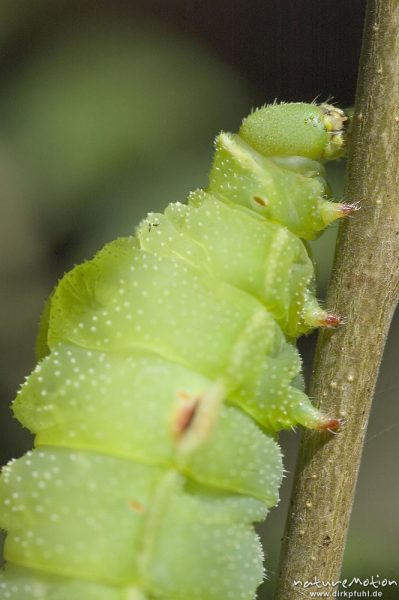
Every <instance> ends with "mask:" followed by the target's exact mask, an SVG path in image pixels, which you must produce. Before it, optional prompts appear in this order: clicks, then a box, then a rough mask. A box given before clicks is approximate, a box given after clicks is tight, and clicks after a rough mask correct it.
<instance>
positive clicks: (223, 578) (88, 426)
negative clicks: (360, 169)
mask: <svg viewBox="0 0 399 600" xmlns="http://www.w3.org/2000/svg"><path fill="white" fill-rule="evenodd" d="M344 122H345V115H344V114H343V113H342V112H341V111H339V110H338V109H335V108H334V107H329V106H327V105H321V106H316V105H314V104H309V105H308V104H302V103H299V104H282V105H273V106H271V107H264V108H263V109H259V110H258V111H255V112H254V113H252V115H250V116H249V117H247V119H245V120H244V122H243V125H242V127H241V129H240V132H239V134H238V135H232V134H228V133H221V134H220V135H219V136H218V137H217V139H216V142H215V157H214V161H213V165H212V169H211V173H210V178H209V186H208V188H207V189H206V190H196V191H194V192H192V193H191V194H190V196H189V198H188V202H187V204H180V203H175V204H170V205H169V206H168V207H167V208H166V210H165V212H164V213H163V214H154V213H150V214H149V215H148V217H147V219H145V220H144V221H143V222H142V223H141V224H140V225H139V227H138V228H137V230H136V233H135V235H134V236H132V237H129V238H121V239H118V240H116V241H115V242H112V243H110V244H108V245H107V246H105V248H104V249H103V250H101V251H100V252H99V253H98V254H97V255H96V256H95V257H94V258H93V259H92V260H90V261H87V262H85V263H83V264H82V265H79V266H77V267H75V268H74V269H73V270H72V271H70V272H69V273H67V274H66V275H65V276H64V278H63V279H62V280H61V281H60V282H59V284H58V286H57V287H56V289H55V290H54V292H53V294H52V296H51V298H50V301H49V303H48V308H47V311H46V315H45V317H43V319H42V324H41V332H40V335H39V338H40V343H39V353H40V358H41V360H40V362H39V364H38V365H37V367H36V368H35V370H34V371H33V373H32V374H31V375H30V376H29V378H28V379H27V381H26V383H25V384H24V385H23V386H22V388H21V390H20V391H19V393H18V395H17V398H16V400H15V402H14V412H15V415H16V417H17V418H18V419H19V420H20V422H21V423H22V424H23V425H24V426H26V427H28V428H29V429H30V430H31V431H32V432H33V433H34V434H35V449H34V450H32V451H31V452H29V453H28V454H26V455H25V456H24V457H22V458H20V459H18V460H14V461H11V463H9V465H7V466H6V467H5V468H4V469H3V473H2V477H1V481H0V525H1V527H2V528H4V529H5V530H6V532H7V537H6V542H5V550H4V555H5V559H6V561H7V562H6V566H5V569H4V571H3V573H2V574H1V578H0V598H3V597H4V598H10V599H11V600H33V599H38V600H71V599H72V598H73V600H187V599H190V600H221V599H223V600H224V599H231V600H253V598H255V595H256V588H257V587H258V585H259V584H260V583H261V581H262V579H263V564H262V563H263V555H262V549H261V546H260V544H259V540H258V538H257V536H256V534H255V532H254V530H253V523H255V522H258V521H261V520H262V519H264V518H265V516H266V513H267V511H268V509H269V508H271V507H272V506H274V505H275V504H276V503H277V501H278V488H279V485H280V482H281V478H282V472H283V469H282V460H281V452H280V449H279V446H278V444H277V442H276V440H275V434H276V432H278V431H279V430H280V429H283V428H289V427H292V426H293V425H296V424H301V425H304V426H306V427H312V428H316V429H317V428H319V429H323V428H329V427H336V426H337V425H338V422H337V421H336V420H334V419H332V418H330V417H327V416H324V415H322V414H320V413H319V412H318V410H317V409H316V408H315V407H313V406H312V404H311V402H310V401H309V399H308V398H307V396H306V395H305V394H304V392H303V391H302V390H301V387H300V386H298V385H297V381H298V380H299V378H300V371H301V362H300V358H299V355H298V352H297V350H296V348H295V346H294V341H295V338H296V337H298V335H300V334H302V333H305V332H307V331H309V330H310V329H312V328H313V327H315V326H319V325H324V326H336V325H337V324H338V319H339V318H338V317H337V316H335V315H331V314H329V313H326V312H325V311H324V310H323V309H322V308H321V307H320V306H319V305H318V303H317V300H316V298H315V296H314V270H313V264H312V261H311V258H310V256H309V251H308V249H307V247H306V246H305V245H304V242H303V241H302V239H305V240H307V239H313V238H314V237H315V236H316V235H318V233H319V232H320V231H321V230H322V229H323V228H325V227H326V226H327V225H328V223H330V222H331V221H333V220H334V219H336V218H339V217H341V216H343V215H344V214H345V213H346V212H347V209H345V205H341V204H338V203H334V202H332V201H331V200H329V199H328V186H327V184H326V182H325V180H324V169H323V166H322V164H321V162H320V161H323V160H325V159H330V158H337V157H338V156H339V155H341V154H342V153H343V147H344V134H343V124H344ZM293 132H294V133H293Z"/></svg>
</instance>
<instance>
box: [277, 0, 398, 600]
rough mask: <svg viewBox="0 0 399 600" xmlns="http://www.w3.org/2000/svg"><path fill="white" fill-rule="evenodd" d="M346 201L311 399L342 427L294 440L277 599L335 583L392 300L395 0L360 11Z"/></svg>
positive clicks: (373, 2) (289, 599) (373, 1)
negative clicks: (349, 207)
mask: <svg viewBox="0 0 399 600" xmlns="http://www.w3.org/2000/svg"><path fill="white" fill-rule="evenodd" d="M343 71H344V65H343ZM346 201H347V202H350V203H352V202H357V201H359V202H360V204H361V207H362V208H361V210H360V211H359V212H357V213H356V216H355V217H354V218H352V219H348V220H347V221H346V222H345V223H344V224H343V225H342V226H341V228H340V232H339V237H338V244H337V251H336V256H335V262H334V269H333V275H332V281H331V285H330V289H329V293H328V300H327V304H328V306H329V308H330V309H333V310H334V311H335V312H337V313H338V314H341V315H343V316H344V317H345V321H346V323H347V324H346V325H345V326H343V327H341V328H340V329H339V330H338V331H336V332H335V333H331V332H329V331H324V332H322V333H321V335H320V337H319V342H318V348H317V356H316V362H315V372H314V377H313V381H312V384H311V391H310V393H311V395H312V396H313V397H315V398H317V402H318V406H319V407H320V408H321V410H322V411H323V412H325V413H327V414H330V415H332V416H339V417H341V418H343V419H345V424H344V425H343V427H342V430H341V431H340V432H339V433H338V434H336V435H332V434H329V433H318V432H311V431H307V432H305V433H304V434H303V439H302V444H301V449H300V455H299V459H298V466H297V473H296V479H295V482H294V492H293V497H292V500H291V505H290V511H289V516H288V521H287V526H286V532H285V536H284V541H283V546H282V555H281V563H280V573H279V579H278V582H277V593H276V597H275V598H276V600H293V599H298V600H299V599H300V600H304V598H309V597H310V593H311V591H313V592H314V591H315V586H312V587H310V588H307V589H304V588H303V587H301V586H300V585H295V584H294V582H295V581H296V580H297V581H301V582H305V581H314V580H315V578H316V580H319V581H324V582H333V581H337V580H338V579H339V577H340V572H341V566H342V559H343V554H344V549H345V542H346V535H347V529H348V525H349V518H350V513H351V509H352V504H353V498H354V491H355V486H356V479H357V474H358V469H359V464H360V459H361V453H362V447H363V441H364V436H365V432H366V428H367V422H368V418H369V413H370V407H371V401H372V397H373V392H374V388H375V383H376V379H377V375H378V369H379V366H380V362H381V357H382V353H383V349H384V345H385V340H386V337H387V333H388V329H389V325H390V322H391V318H392V315H393V312H394V309H395V307H396V304H397V301H398V294H399V270H398V258H399V2H398V0H369V2H368V5H367V9H366V21H365V31H364V38H363V48H362V56H361V61H360V71H359V80H358V90H357V96H356V106H355V116H354V122H353V131H352V140H351V149H350V156H349V161H348V183H347V191H346ZM333 589H334V587H333V588H331V589H330V591H331V592H332V591H333ZM323 590H324V591H327V590H328V588H325V587H324V588H323Z"/></svg>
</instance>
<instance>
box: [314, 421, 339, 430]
mask: <svg viewBox="0 0 399 600" xmlns="http://www.w3.org/2000/svg"><path fill="white" fill-rule="evenodd" d="M342 425H343V420H342V419H335V418H331V419H327V420H326V421H323V422H322V423H320V424H319V426H318V427H317V429H318V430H320V431H324V430H325V429H327V430H332V431H335V430H337V429H340V428H341V427H342Z"/></svg>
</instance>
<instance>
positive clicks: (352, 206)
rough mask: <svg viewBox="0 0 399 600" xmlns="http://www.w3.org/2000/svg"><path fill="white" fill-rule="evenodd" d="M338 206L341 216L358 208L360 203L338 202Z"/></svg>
mask: <svg viewBox="0 0 399 600" xmlns="http://www.w3.org/2000/svg"><path fill="white" fill-rule="evenodd" d="M339 208H340V213H341V216H342V217H347V216H349V215H352V214H353V213H354V212H356V211H358V210H360V204H359V202H353V203H352V204H345V203H343V204H340V205H339Z"/></svg>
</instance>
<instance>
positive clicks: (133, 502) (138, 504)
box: [129, 500, 144, 513]
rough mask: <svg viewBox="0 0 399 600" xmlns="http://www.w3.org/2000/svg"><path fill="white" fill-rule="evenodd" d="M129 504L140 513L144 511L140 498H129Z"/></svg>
mask: <svg viewBox="0 0 399 600" xmlns="http://www.w3.org/2000/svg"><path fill="white" fill-rule="evenodd" d="M129 506H130V508H132V509H133V510H134V511H136V512H138V513H143V512H144V506H143V505H142V504H141V502H139V501H138V500H129Z"/></svg>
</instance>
